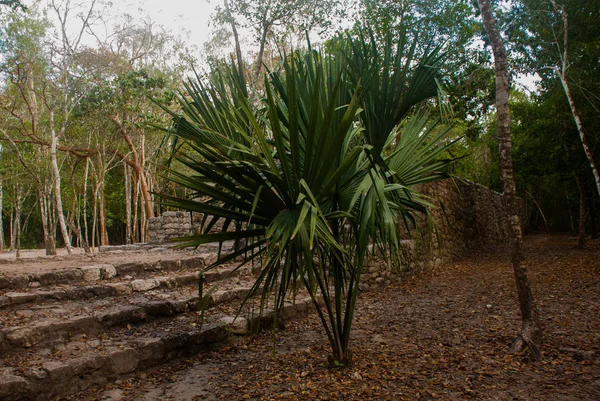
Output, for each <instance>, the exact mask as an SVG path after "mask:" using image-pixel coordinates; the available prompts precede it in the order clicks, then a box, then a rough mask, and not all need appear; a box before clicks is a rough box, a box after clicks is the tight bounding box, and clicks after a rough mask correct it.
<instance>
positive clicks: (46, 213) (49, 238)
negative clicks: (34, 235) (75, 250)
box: [38, 188, 56, 255]
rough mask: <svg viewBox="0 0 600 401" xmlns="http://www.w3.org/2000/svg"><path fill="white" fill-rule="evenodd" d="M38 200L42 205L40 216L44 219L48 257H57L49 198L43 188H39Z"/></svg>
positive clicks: (45, 244)
mask: <svg viewBox="0 0 600 401" xmlns="http://www.w3.org/2000/svg"><path fill="white" fill-rule="evenodd" d="M38 198H39V204H40V216H41V219H42V231H43V232H44V247H45V248H46V255H56V243H55V242H54V235H53V234H52V231H51V227H52V225H51V223H50V210H49V207H48V196H47V195H46V192H45V191H44V190H42V189H41V188H38Z"/></svg>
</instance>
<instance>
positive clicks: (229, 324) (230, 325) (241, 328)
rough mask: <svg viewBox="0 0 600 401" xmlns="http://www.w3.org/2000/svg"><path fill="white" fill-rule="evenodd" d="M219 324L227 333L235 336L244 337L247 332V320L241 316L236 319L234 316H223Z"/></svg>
mask: <svg viewBox="0 0 600 401" xmlns="http://www.w3.org/2000/svg"><path fill="white" fill-rule="evenodd" d="M221 324H223V325H225V327H226V328H227V330H228V331H230V332H231V333H233V334H237V335H246V334H248V333H249V330H248V319H246V318H245V317H242V316H238V317H237V318H236V317H234V316H224V317H223V318H222V319H221Z"/></svg>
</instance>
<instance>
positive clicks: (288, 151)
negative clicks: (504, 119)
mask: <svg viewBox="0 0 600 401" xmlns="http://www.w3.org/2000/svg"><path fill="white" fill-rule="evenodd" d="M346 40H347V41H346V42H345V43H340V47H339V48H340V49H341V51H339V52H335V53H333V54H330V53H325V52H323V51H315V50H312V49H309V50H308V51H298V52H294V53H293V54H292V55H290V56H288V57H286V58H285V60H284V62H283V65H282V67H281V68H280V69H279V70H277V71H273V72H270V73H269V74H268V75H267V76H265V78H264V85H265V97H264V98H263V99H260V101H253V100H252V99H251V98H249V97H248V91H247V90H246V86H245V81H244V77H243V76H240V75H239V74H238V72H237V70H236V68H235V66H231V67H224V68H223V69H220V70H217V71H213V73H212V75H211V76H210V80H209V81H208V82H203V81H202V80H201V79H199V78H197V79H196V80H191V81H189V82H188V83H187V85H186V91H185V92H184V93H181V94H180V99H179V101H180V106H181V109H182V111H183V115H181V116H180V115H178V114H177V113H172V115H173V117H174V121H175V128H174V130H175V133H176V135H177V136H178V137H179V138H181V139H182V140H184V141H185V147H183V148H181V150H182V152H181V153H180V154H179V159H180V161H181V162H182V163H184V164H185V165H186V166H187V167H188V168H189V169H190V170H192V171H193V172H194V173H193V174H178V173H177V172H172V180H173V181H174V182H176V183H178V184H180V185H182V186H184V187H187V188H189V189H191V190H192V191H193V192H194V193H193V195H192V199H184V198H177V197H172V196H168V195H164V196H163V198H164V203H165V205H168V206H172V207H178V208H183V209H187V210H191V211H195V212H199V213H203V214H205V215H207V216H209V218H208V220H207V224H206V227H205V229H204V232H203V233H202V234H200V235H195V236H190V237H185V238H182V239H181V241H182V245H184V246H188V245H200V244H203V243H210V242H216V241H219V242H220V241H225V240H235V241H241V244H242V245H240V249H239V250H238V251H237V252H234V253H232V254H230V255H227V256H222V257H221V258H220V259H219V260H218V261H217V262H216V263H215V264H214V265H212V266H210V267H209V268H212V267H214V266H217V265H219V264H221V263H225V262H227V261H230V260H232V259H234V258H235V257H238V256H243V257H244V260H246V261H249V260H254V261H257V262H258V263H260V274H259V276H258V278H257V280H256V282H255V284H254V286H253V288H252V291H251V293H250V294H249V296H253V295H256V294H260V295H261V300H262V302H261V305H264V303H265V302H266V301H267V299H269V298H270V297H271V296H273V297H274V306H275V309H276V311H280V310H281V308H282V307H283V303H284V301H285V300H286V297H287V296H288V295H289V294H290V293H292V294H295V293H296V291H298V289H299V287H304V288H305V290H306V291H308V293H309V294H310V296H311V297H312V299H313V301H314V304H315V307H316V308H317V311H318V314H319V316H320V318H321V320H322V323H323V327H324V328H325V330H326V333H327V337H328V339H329V342H330V345H331V348H332V351H333V361H334V362H337V363H338V364H340V363H341V364H344V365H347V364H348V363H349V362H351V360H350V354H349V352H348V343H349V339H350V331H351V326H352V320H353V313H354V308H355V305H356V301H357V297H358V292H359V283H360V279H361V274H362V269H363V265H364V263H365V260H366V259H367V258H368V257H369V255H370V254H371V245H372V246H373V248H372V251H373V252H375V253H377V254H378V255H381V256H384V257H388V258H390V259H391V261H392V263H394V264H395V263H397V262H398V260H399V258H398V253H399V252H400V248H399V232H398V230H399V229H400V226H401V223H400V222H401V221H404V222H405V223H406V224H407V225H409V223H410V222H411V221H413V220H414V213H415V212H426V206H427V202H426V200H425V199H424V198H423V197H422V196H420V195H419V193H418V192H416V190H415V189H414V188H413V186H414V185H416V184H419V183H424V182H429V181H433V180H436V179H440V178H442V177H444V176H445V174H444V173H443V172H442V170H443V168H444V166H445V165H446V164H447V161H444V160H442V161H440V160H439V155H440V154H442V153H443V152H444V151H446V150H447V149H448V148H449V147H450V146H451V145H452V142H443V139H444V138H445V133H446V132H445V130H441V131H439V130H436V129H435V125H434V124H432V123H431V122H430V120H429V117H428V114H427V112H425V111H422V112H420V113H416V114H414V115H413V116H412V118H410V119H409V120H407V121H404V122H403V119H404V118H405V117H406V116H407V115H408V114H409V112H410V111H411V109H412V108H413V107H414V106H416V105H419V104H422V103H423V101H424V100H425V99H427V98H428V97H431V96H432V95H434V94H435V91H434V90H433V89H434V88H435V78H436V72H435V67H434V64H433V63H432V65H430V64H429V62H431V61H432V60H434V61H437V60H438V58H437V57H438V56H437V53H436V52H433V53H432V54H428V55H427V56H426V57H424V58H423V59H422V60H414V61H413V62H411V63H406V65H405V64H403V63H402V61H406V59H407V58H408V59H409V60H410V59H411V58H412V54H410V51H409V49H410V48H411V46H410V45H408V46H406V47H403V46H400V47H397V46H394V45H392V44H391V42H390V41H388V42H387V43H386V45H385V47H384V48H383V49H382V50H381V51H382V52H383V54H377V53H376V51H375V48H374V47H372V41H371V39H370V37H369V35H364V36H359V37H358V38H351V37H348V38H347V39H346ZM363 56H365V57H366V59H364V61H372V62H375V66H372V65H368V64H366V63H362V62H361V57H363ZM378 66H383V68H378ZM406 66H411V67H412V66H415V68H406ZM380 94H383V96H380ZM393 102H396V103H393ZM398 102H399V103H398ZM434 133H435V134H434ZM183 149H185V151H183ZM200 197H201V198H200ZM199 199H203V200H199ZM217 220H221V222H223V229H222V230H221V231H220V232H217V233H210V230H211V229H212V228H213V226H214V224H215V223H216V222H217ZM320 296H322V297H323V303H322V304H321V303H320V302H319V297H320Z"/></svg>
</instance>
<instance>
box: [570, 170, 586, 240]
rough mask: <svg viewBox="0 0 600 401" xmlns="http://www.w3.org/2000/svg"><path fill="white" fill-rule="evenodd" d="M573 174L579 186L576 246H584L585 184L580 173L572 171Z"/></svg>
mask: <svg viewBox="0 0 600 401" xmlns="http://www.w3.org/2000/svg"><path fill="white" fill-rule="evenodd" d="M573 174H575V180H577V187H578V188H579V233H578V235H577V247H578V248H585V220H586V216H587V208H586V205H587V200H586V196H585V185H584V182H583V178H581V175H580V174H577V173H576V172H573Z"/></svg>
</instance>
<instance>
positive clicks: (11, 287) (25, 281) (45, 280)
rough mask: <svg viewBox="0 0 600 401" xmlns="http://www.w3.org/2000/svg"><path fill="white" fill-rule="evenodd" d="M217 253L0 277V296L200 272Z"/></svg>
mask: <svg viewBox="0 0 600 401" xmlns="http://www.w3.org/2000/svg"><path fill="white" fill-rule="evenodd" d="M216 257H217V254H216V253H206V254H200V255H198V256H192V257H186V258H181V259H165V260H158V261H156V262H142V263H137V262H127V263H120V264H116V265H111V264H95V265H88V266H81V267H78V268H74V269H68V270H58V271H50V272H45V273H39V274H30V275H13V276H3V277H0V293H2V292H9V291H15V290H26V289H37V288H45V287H50V286H55V285H59V284H76V283H86V282H87V283H95V282H99V281H106V280H111V279H113V278H115V277H121V278H122V277H140V278H141V277H149V276H152V275H156V274H157V273H161V272H162V273H168V272H176V271H185V270H194V271H196V270H199V269H201V268H203V267H204V266H206V265H209V264H211V263H213V262H214V261H215V260H216Z"/></svg>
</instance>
